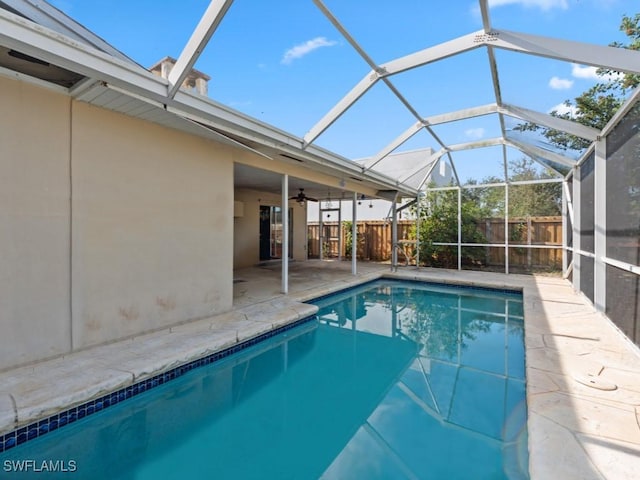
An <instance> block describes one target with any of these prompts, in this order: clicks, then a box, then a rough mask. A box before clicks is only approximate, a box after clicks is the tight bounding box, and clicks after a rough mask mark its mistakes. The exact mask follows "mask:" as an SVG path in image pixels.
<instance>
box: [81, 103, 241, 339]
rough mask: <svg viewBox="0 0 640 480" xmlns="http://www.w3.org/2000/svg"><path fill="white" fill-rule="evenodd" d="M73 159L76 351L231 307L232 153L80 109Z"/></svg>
mask: <svg viewBox="0 0 640 480" xmlns="http://www.w3.org/2000/svg"><path fill="white" fill-rule="evenodd" d="M72 157H73V227H72V228H73V259H72V265H73V272H72V282H73V290H74V296H73V339H74V346H77V347H84V346H88V345H92V344H96V343H101V342H104V341H106V340H112V339H116V338H121V337H123V336H128V335H134V334H136V333H139V332H142V331H147V330H151V329H155V328H159V327H162V326H166V325H170V324H173V323H176V322H179V321H183V320H188V319H194V318H199V317H205V316H209V315H212V314H215V313H220V312H222V311H225V310H228V309H230V308H231V303H232V296H233V293H232V288H233V284H232V281H231V279H232V275H233V272H232V268H233V263H232V256H231V252H232V251H233V223H232V222H233V163H232V161H231V154H230V152H229V150H228V148H226V147H223V146H220V145H217V144H215V143H213V142H210V141H207V140H204V139H200V138H196V137H191V136H188V135H186V134H182V133H180V132H175V131H172V130H169V129H165V128H162V127H160V126H157V125H154V124H151V123H147V122H142V121H138V120H136V119H132V118H129V117H126V116H124V115H119V114H115V113H111V112H108V111H105V110H102V109H98V108H95V107H92V106H89V105H86V104H82V103H77V104H75V105H74V114H73V150H72ZM76 293H77V294H76Z"/></svg>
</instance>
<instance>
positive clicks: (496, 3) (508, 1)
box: [489, 0, 569, 11]
mask: <svg viewBox="0 0 640 480" xmlns="http://www.w3.org/2000/svg"><path fill="white" fill-rule="evenodd" d="M503 5H522V6H523V7H536V8H539V9H541V10H544V11H546V10H551V9H554V8H559V9H561V10H567V9H568V8H569V3H568V2H567V0H489V6H490V7H502V6H503Z"/></svg>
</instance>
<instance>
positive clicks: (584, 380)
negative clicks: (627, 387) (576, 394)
mask: <svg viewBox="0 0 640 480" xmlns="http://www.w3.org/2000/svg"><path fill="white" fill-rule="evenodd" d="M573 378H574V380H575V381H576V382H578V383H581V384H582V385H585V386H587V387H591V388H597V389H598V390H605V391H611V390H616V389H617V388H618V386H617V385H616V384H615V383H611V382H607V381H606V380H603V379H602V378H600V377H594V376H593V375H577V376H575V377H573Z"/></svg>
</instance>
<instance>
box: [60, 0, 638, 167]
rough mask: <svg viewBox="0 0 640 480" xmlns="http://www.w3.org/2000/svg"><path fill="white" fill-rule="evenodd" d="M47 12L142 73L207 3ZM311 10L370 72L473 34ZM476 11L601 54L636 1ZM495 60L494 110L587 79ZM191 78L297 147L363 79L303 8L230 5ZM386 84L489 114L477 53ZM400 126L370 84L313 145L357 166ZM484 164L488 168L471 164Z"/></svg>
mask: <svg viewBox="0 0 640 480" xmlns="http://www.w3.org/2000/svg"><path fill="white" fill-rule="evenodd" d="M50 1H51V3H53V4H54V5H55V6H57V7H58V8H60V9H61V10H63V11H64V12H66V13H67V14H69V15H70V16H71V17H73V18H74V19H76V20H77V21H79V22H80V23H82V24H83V25H85V26H86V27H87V28H89V29H90V30H92V31H94V32H95V33H97V34H98V35H100V36H101V37H103V38H104V39H105V40H106V41H108V42H109V43H111V44H112V45H114V46H115V47H116V48H118V49H120V50H121V51H123V52H124V53H125V54H127V55H128V56H129V57H131V58H132V59H133V60H135V61H136V62H138V63H140V64H141V65H143V66H145V67H149V66H151V65H152V64H154V63H155V62H156V61H158V60H159V59H161V58H162V57H164V56H166V55H171V56H174V57H177V56H179V54H180V52H181V50H182V48H183V46H184V45H185V43H186V42H187V40H188V38H189V36H190V34H191V31H192V30H193V28H194V27H195V26H196V24H197V23H198V21H199V19H200V17H201V15H202V13H203V12H204V10H205V9H206V7H207V5H208V3H209V2H208V1H207V0H185V1H182V2H177V1H174V2H168V1H158V0H135V1H130V0H127V1H125V0H91V1H87V0H50ZM325 3H326V5H327V6H328V7H329V8H330V9H331V10H332V11H333V13H334V14H335V15H336V16H337V17H338V19H340V21H341V22H342V23H343V25H345V26H346V27H347V29H348V30H349V31H350V32H351V34H352V36H353V37H354V38H355V39H356V40H357V41H358V42H359V43H360V44H361V45H362V46H363V48H364V49H365V50H366V51H367V53H368V54H369V55H370V56H371V57H372V58H373V59H374V61H375V62H377V63H384V62H387V61H389V60H392V59H394V58H397V57H400V56H403V55H406V54H409V53H412V52H415V51H418V50H421V49H424V48H427V47H430V46H432V45H434V44H437V43H439V42H442V41H446V40H450V39H453V38H455V37H458V36H461V35H464V34H467V33H471V32H473V31H476V30H479V29H480V28H481V18H480V16H479V11H478V6H477V2H475V1H473V0H454V1H446V2H445V1H438V2H433V1H431V2H428V1H424V0H397V1H395V2H389V1H382V0H326V2H325ZM490 4H491V5H492V8H491V20H492V23H493V26H494V27H495V28H499V29H505V30H514V31H522V32H527V33H535V34H538V35H545V36H550V37H558V38H564V39H572V40H578V41H583V42H588V43H595V44H601V45H606V44H609V43H610V42H612V41H615V40H619V41H622V40H624V36H623V35H622V33H620V32H619V31H618V26H619V23H620V19H621V17H622V15H623V14H629V15H632V14H634V13H635V12H636V11H638V10H640V9H639V8H638V7H639V5H638V2H637V0H493V1H490ZM434 5H437V7H435V8H434ZM497 61H498V67H499V71H500V78H501V81H502V86H503V99H504V101H506V102H508V103H513V104H517V105H520V106H523V107H527V108H531V109H535V110H539V111H545V112H546V111H550V110H551V109H552V108H554V107H555V106H557V105H559V104H561V103H562V102H563V101H564V100H565V99H569V98H574V97H575V96H577V95H578V94H579V93H581V92H582V91H584V90H585V89H586V88H588V87H589V86H591V85H592V84H593V82H594V78H593V70H589V69H585V68H583V67H581V66H578V65H572V64H567V63H563V62H557V61H552V60H547V59H539V58H536V57H532V56H524V55H518V54H514V53H510V52H504V51H499V52H498V53H497ZM196 68H197V69H199V70H201V71H203V72H205V73H207V74H209V75H210V76H211V77H212V80H211V82H210V86H209V94H210V97H212V98H213V99H214V100H216V101H219V102H221V103H223V104H226V105H229V106H231V107H233V108H235V109H237V110H240V111H242V112H244V113H246V114H249V115H251V116H253V117H255V118H258V119H260V120H262V121H265V122H268V123H270V124H272V125H275V126H277V127H279V128H282V129H283V130H285V131H288V132H290V133H293V134H295V135H298V136H303V135H304V134H305V133H306V132H307V131H308V130H309V129H310V128H311V127H312V126H313V125H314V124H315V123H316V122H317V121H318V120H320V118H322V116H323V115H324V114H325V113H326V112H327V111H328V110H329V109H330V108H331V107H332V106H333V105H334V104H335V103H336V102H337V101H338V100H340V98H342V96H343V95H344V94H345V93H347V92H348V91H349V90H350V89H351V88H352V87H353V86H354V85H355V84H356V83H357V82H358V81H359V80H360V79H361V78H362V77H363V76H364V75H365V74H366V73H367V72H368V71H369V67H368V66H367V64H366V63H365V62H364V61H363V60H362V59H361V58H360V57H359V56H358V54H357V53H356V52H355V51H354V50H353V48H352V47H351V46H350V45H349V44H348V43H347V42H346V41H345V40H344V39H343V38H342V36H341V35H340V33H339V32H338V31H337V30H336V29H335V28H334V27H333V26H332V25H331V23H330V22H329V21H328V20H327V19H326V18H325V17H324V16H323V15H322V13H321V12H320V11H319V10H318V9H317V7H316V6H315V5H314V4H313V2H312V1H311V0H269V1H258V0H236V1H235V2H234V4H233V5H232V7H231V9H230V10H229V12H228V13H227V16H226V18H225V19H224V21H223V22H222V24H221V26H220V27H219V29H218V31H217V32H216V34H215V35H214V37H213V38H212V40H211V41H210V43H209V45H208V47H207V49H206V50H205V52H204V53H203V55H202V56H201V57H200V60H199V61H198V63H197V64H196ZM392 81H393V82H394V84H395V85H396V86H397V87H398V89H399V90H400V91H401V92H402V94H403V95H404V96H406V97H407V98H408V99H409V100H410V101H411V102H412V103H413V105H414V106H415V108H416V109H417V110H418V112H419V113H420V114H421V115H422V116H425V117H426V116H429V115H433V114H438V113H444V112H447V111H452V110H457V109H460V108H465V107H469V106H475V105H483V104H486V103H491V102H493V101H494V96H493V89H492V87H491V77H490V72H489V68H488V64H487V55H486V52H485V50H484V49H481V50H476V51H473V52H469V53H466V54H463V55H459V56H456V57H452V58H449V59H447V60H444V61H441V62H438V63H436V64H432V65H428V66H425V67H421V68H418V69H414V70H411V71H409V72H406V73H403V74H400V75H398V76H394V77H392ZM414 122H415V119H414V118H413V117H412V116H411V114H410V113H409V112H408V111H407V110H406V108H405V107H404V106H402V105H401V104H400V102H399V101H398V100H397V99H396V98H395V97H394V96H393V95H392V94H391V93H390V92H389V90H388V89H387V88H386V87H384V86H383V85H382V84H380V85H376V86H375V87H374V88H373V89H372V90H370V91H369V92H368V93H367V94H366V95H365V96H364V97H363V98H362V99H361V100H360V101H359V102H358V103H357V104H356V105H355V106H354V107H353V108H352V109H351V110H349V111H348V112H347V113H346V114H345V115H344V116H343V117H342V118H340V119H339V120H338V121H337V122H336V123H335V124H334V125H333V126H332V127H331V128H330V129H329V130H328V131H327V132H325V134H323V135H322V136H321V137H320V138H319V139H318V140H317V142H316V143H317V144H318V145H320V146H323V147H326V148H329V149H330V150H333V151H335V152H336V153H339V154H342V155H344V156H346V157H348V158H361V157H366V156H370V155H373V154H375V153H376V152H377V151H379V150H380V149H381V148H382V147H384V146H385V145H387V144H388V143H389V142H390V141H392V140H393V139H394V138H395V137H397V136H398V135H399V134H400V133H401V132H402V131H404V130H405V129H407V128H408V127H409V126H411V125H412V124H413V123H414ZM496 125H497V121H496V119H494V118H492V117H482V118H478V119H474V120H467V121H465V122H464V123H462V124H459V125H453V124H450V125H445V126H440V127H438V128H436V129H435V130H436V131H437V133H438V135H440V136H441V137H442V139H443V140H444V141H445V143H462V142H467V141H471V140H474V139H478V138H482V137H485V138H486V137H492V136H495V135H497V134H498V131H497V126H496ZM427 146H430V147H433V148H435V149H437V148H438V145H436V144H435V142H434V141H433V139H432V138H431V137H430V136H429V135H427V134H419V135H417V136H416V137H415V138H414V139H412V140H411V141H410V142H409V143H408V144H406V145H405V146H404V147H402V148H403V149H412V148H421V147H427ZM488 150H490V151H486V152H484V151H478V153H477V155H478V161H477V162H474V161H473V160H471V161H469V162H468V163H469V164H470V166H469V167H468V170H467V169H466V168H465V171H464V172H461V176H463V177H469V176H473V177H476V178H479V177H481V176H483V175H485V174H491V173H494V170H499V162H498V161H497V160H496V159H495V158H493V157H494V156H495V155H496V152H495V150H494V151H491V149H488ZM514 155H517V153H514ZM483 157H484V158H483ZM486 157H492V158H490V159H489V160H488V161H485V160H487V158H486ZM465 163H467V162H465ZM478 165H483V167H482V168H479V167H478ZM487 165H489V166H487ZM494 167H495V168H494Z"/></svg>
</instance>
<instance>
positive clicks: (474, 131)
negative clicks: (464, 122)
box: [464, 128, 484, 140]
mask: <svg viewBox="0 0 640 480" xmlns="http://www.w3.org/2000/svg"><path fill="white" fill-rule="evenodd" d="M464 134H465V136H466V137H467V138H468V139H470V140H480V139H481V138H482V137H484V128H469V129H467V130H465V131H464Z"/></svg>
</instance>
